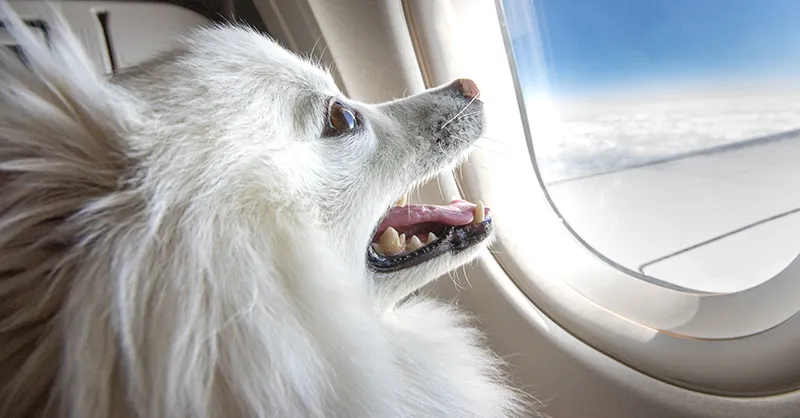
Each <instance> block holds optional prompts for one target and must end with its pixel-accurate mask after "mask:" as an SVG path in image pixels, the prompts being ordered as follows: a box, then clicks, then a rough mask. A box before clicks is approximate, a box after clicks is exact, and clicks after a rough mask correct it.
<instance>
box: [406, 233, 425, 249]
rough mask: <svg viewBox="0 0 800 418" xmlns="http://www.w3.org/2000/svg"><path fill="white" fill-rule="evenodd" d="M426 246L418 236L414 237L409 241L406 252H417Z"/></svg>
mask: <svg viewBox="0 0 800 418" xmlns="http://www.w3.org/2000/svg"><path fill="white" fill-rule="evenodd" d="M424 246H425V244H423V243H422V241H420V240H419V238H417V236H416V235H412V236H411V239H410V240H408V244H406V251H415V250H418V249H420V248H422V247H424Z"/></svg>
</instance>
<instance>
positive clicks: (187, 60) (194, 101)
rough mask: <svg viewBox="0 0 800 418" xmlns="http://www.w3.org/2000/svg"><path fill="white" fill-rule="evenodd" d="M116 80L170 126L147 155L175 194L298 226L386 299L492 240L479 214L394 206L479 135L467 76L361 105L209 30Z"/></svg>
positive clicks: (262, 47) (319, 74) (273, 51)
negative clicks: (309, 227)
mask: <svg viewBox="0 0 800 418" xmlns="http://www.w3.org/2000/svg"><path fill="white" fill-rule="evenodd" d="M118 81H119V82H120V83H122V84H125V85H128V86H131V87H133V88H134V90H136V91H138V92H140V95H141V97H143V98H144V99H145V100H146V101H147V102H149V105H150V106H151V107H152V109H153V110H154V112H155V113H156V114H157V115H158V117H159V118H160V119H161V120H162V121H163V122H165V123H163V124H160V127H159V129H161V130H167V131H169V132H158V133H156V134H155V136H157V137H160V138H171V140H170V141H169V143H165V144H158V145H156V146H155V147H156V148H157V149H158V150H159V151H158V152H159V153H161V154H162V157H163V158H162V159H161V160H160V161H161V165H162V166H163V167H161V170H162V171H163V170H166V171H170V172H172V173H173V174H177V175H167V174H163V173H162V175H163V176H165V177H166V178H184V179H186V183H185V184H176V185H173V186H174V188H175V189H176V190H181V191H182V192H184V193H186V196H187V198H191V199H197V198H198V196H211V197H213V198H214V199H215V202H216V204H218V205H220V206H222V205H223V204H225V205H228V206H230V205H229V203H231V202H235V205H234V206H236V207H238V208H246V207H248V206H252V207H254V208H268V209H264V210H276V209H278V210H283V211H285V213H291V214H292V216H300V217H302V218H303V222H305V223H308V224H313V225H315V226H317V227H318V228H319V229H320V230H322V231H324V232H325V235H327V237H328V242H326V243H324V245H335V246H336V248H337V251H340V252H341V254H342V256H343V257H345V258H347V259H348V261H350V262H353V263H360V264H362V265H364V266H365V268H367V269H368V270H369V271H370V272H371V273H372V277H374V280H375V283H376V288H377V289H378V290H379V292H380V293H381V294H382V296H385V297H386V298H388V299H390V300H392V301H396V300H397V299H399V298H401V297H403V296H404V295H406V294H408V293H409V292H411V291H413V290H415V289H416V288H418V287H420V286H421V285H423V284H425V283H426V282H428V281H430V280H431V279H433V278H435V277H437V276H439V275H441V274H444V273H446V272H447V271H449V270H452V269H453V268H455V267H458V266H459V265H461V264H462V263H464V262H466V261H468V260H469V259H470V258H472V257H474V255H475V253H476V251H477V250H478V249H479V248H480V247H482V245H485V243H486V241H487V238H488V237H490V235H491V228H492V224H491V218H490V217H489V216H488V209H485V208H483V206H482V205H475V204H472V203H469V202H464V201H454V202H451V203H450V204H449V205H445V206H434V205H405V204H403V202H400V204H399V205H395V202H397V201H398V199H400V200H403V198H401V197H403V196H405V195H406V194H407V192H408V191H409V190H410V189H411V188H412V187H414V186H416V185H419V184H421V183H422V182H424V181H426V180H428V179H430V178H432V177H433V176H435V175H436V174H437V173H439V172H441V171H442V170H445V169H447V168H452V167H454V166H455V165H456V164H457V163H458V162H459V161H460V160H462V159H463V158H464V157H465V156H466V152H467V150H468V149H469V148H470V146H471V145H472V144H473V142H474V141H475V140H477V139H478V137H479V136H480V135H481V133H482V131H483V127H484V115H483V109H482V106H483V105H482V103H481V102H480V101H479V100H478V94H479V93H478V89H477V87H476V86H475V84H474V83H473V82H472V81H470V80H456V81H454V82H452V83H450V84H448V85H445V86H442V87H439V88H436V89H432V90H428V91H426V92H423V93H421V94H418V95H415V96H412V97H408V98H405V99H402V100H395V101H392V102H388V103H383V104H378V105H371V104H365V103H359V102H357V101H354V100H350V99H348V98H346V97H344V96H343V95H342V94H341V93H340V91H339V90H338V89H337V87H336V85H335V84H334V82H333V79H332V78H331V77H330V75H329V74H328V73H326V72H325V71H323V70H322V69H320V68H319V67H318V66H316V65H313V64H312V63H309V62H307V61H304V60H301V59H299V58H298V57H296V56H294V55H293V54H291V53H290V52H288V51H286V50H284V49H283V48H281V47H280V46H278V45H277V44H275V43H274V42H272V41H271V40H269V39H267V38H265V37H263V36H261V35H259V34H256V33H254V32H251V31H248V30H244V29H232V28H214V29H206V30H203V31H201V32H198V33H196V34H195V35H193V36H191V37H189V38H188V39H187V40H186V41H185V42H184V47H183V48H182V49H180V50H178V51H177V52H174V53H171V54H168V55H165V56H164V57H162V58H161V59H159V60H156V61H155V62H151V63H148V64H146V65H145V66H142V67H139V68H133V69H131V70H130V71H127V72H125V73H123V74H121V75H120V76H119V78H118ZM195 135H196V136H195ZM212 203H214V202H212ZM258 210H260V209H258ZM264 227H265V228H270V227H274V226H264Z"/></svg>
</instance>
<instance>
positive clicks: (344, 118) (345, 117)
mask: <svg viewBox="0 0 800 418" xmlns="http://www.w3.org/2000/svg"><path fill="white" fill-rule="evenodd" d="M357 127H358V114H357V113H356V112H355V111H354V110H352V109H350V108H348V107H347V106H345V105H344V104H343V103H342V102H340V101H338V100H336V101H334V102H333V103H331V107H330V108H329V109H328V124H327V126H326V127H325V128H326V129H325V130H326V131H327V133H328V134H329V135H336V134H340V133H344V132H347V131H352V130H353V129H355V128H357Z"/></svg>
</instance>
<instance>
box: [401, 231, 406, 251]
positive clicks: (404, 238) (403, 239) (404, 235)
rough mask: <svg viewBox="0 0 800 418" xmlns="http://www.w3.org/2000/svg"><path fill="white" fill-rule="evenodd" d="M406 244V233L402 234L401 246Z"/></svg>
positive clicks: (403, 246)
mask: <svg viewBox="0 0 800 418" xmlns="http://www.w3.org/2000/svg"><path fill="white" fill-rule="evenodd" d="M405 246H406V234H400V247H401V248H405Z"/></svg>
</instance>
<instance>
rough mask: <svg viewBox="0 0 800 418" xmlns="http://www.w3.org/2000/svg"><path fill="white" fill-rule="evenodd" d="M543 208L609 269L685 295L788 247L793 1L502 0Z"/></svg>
mask: <svg viewBox="0 0 800 418" xmlns="http://www.w3.org/2000/svg"><path fill="white" fill-rule="evenodd" d="M502 3H503V8H504V10H505V18H506V22H507V25H508V26H507V30H508V33H509V37H510V40H511V43H512V48H513V54H514V58H515V61H516V65H517V73H518V77H519V80H520V83H521V88H522V93H523V98H524V103H525V106H526V108H527V109H526V110H527V116H528V124H529V129H530V131H531V140H532V141H533V150H534V153H535V162H536V166H537V170H538V174H539V176H540V180H541V181H542V183H543V184H544V186H545V188H546V191H547V194H548V196H549V199H550V201H551V203H552V205H553V207H554V208H555V209H556V210H557V211H558V212H559V213H560V215H561V216H562V217H563V219H564V220H565V221H566V223H567V224H568V226H569V227H570V229H571V230H572V232H573V233H574V234H575V235H576V236H577V237H578V238H579V239H580V240H581V241H582V242H583V243H584V244H585V245H586V246H587V247H588V248H590V249H591V250H592V251H593V252H595V253H596V254H597V255H599V256H601V257H603V258H604V259H606V260H608V261H609V262H610V263H612V264H615V265H616V267H618V268H619V269H621V270H623V271H626V272H629V273H633V274H634V275H636V276H638V277H641V278H644V279H648V280H652V281H654V282H657V283H659V282H660V283H663V284H665V285H668V286H672V287H677V288H681V289H684V290H690V291H697V292H713V293H729V292H738V291H741V290H744V289H748V288H751V287H753V286H755V285H757V284H760V283H762V282H765V281H767V280H769V279H770V278H772V277H773V276H775V275H776V274H777V273H779V272H780V271H782V270H783V269H784V268H786V266H787V265H789V263H791V261H792V260H793V259H794V258H795V257H797V255H798V252H800V181H798V180H797V179H798V178H800V25H798V24H797V18H798V16H800V2H797V1H796V0H767V1H763V2H754V1H744V0H741V1H740V0H735V1H731V0H705V1H696V0H672V1H658V2H655V1H631V0H607V1H604V2H596V1H587V0H503V1H502Z"/></svg>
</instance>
